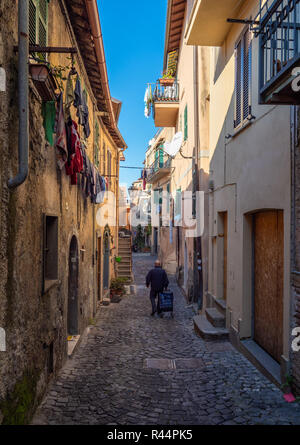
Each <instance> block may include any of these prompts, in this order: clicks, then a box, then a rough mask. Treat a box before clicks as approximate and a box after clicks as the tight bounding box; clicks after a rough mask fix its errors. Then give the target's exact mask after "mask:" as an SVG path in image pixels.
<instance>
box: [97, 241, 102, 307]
mask: <svg viewBox="0 0 300 445" xmlns="http://www.w3.org/2000/svg"><path fill="white" fill-rule="evenodd" d="M97 298H98V301H100V300H101V237H100V236H99V237H98V239H97Z"/></svg>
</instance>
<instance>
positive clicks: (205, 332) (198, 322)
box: [193, 315, 229, 340]
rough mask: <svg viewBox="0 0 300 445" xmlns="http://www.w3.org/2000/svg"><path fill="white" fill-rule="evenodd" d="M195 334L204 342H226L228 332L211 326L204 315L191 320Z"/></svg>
mask: <svg viewBox="0 0 300 445" xmlns="http://www.w3.org/2000/svg"><path fill="white" fill-rule="evenodd" d="M193 321H194V329H195V332H196V333H197V334H198V335H199V336H200V337H202V338H203V339H204V340H228V338H229V330H228V329H226V328H219V327H215V326H213V325H212V324H211V323H210V322H209V321H208V319H207V318H206V317H205V315H196V316H195V317H194V318H193Z"/></svg>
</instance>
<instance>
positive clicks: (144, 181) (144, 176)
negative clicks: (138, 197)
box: [142, 168, 147, 190]
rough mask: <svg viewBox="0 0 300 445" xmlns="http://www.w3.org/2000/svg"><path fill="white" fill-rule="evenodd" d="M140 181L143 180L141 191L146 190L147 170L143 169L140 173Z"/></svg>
mask: <svg viewBox="0 0 300 445" xmlns="http://www.w3.org/2000/svg"><path fill="white" fill-rule="evenodd" d="M142 179H143V190H146V183H147V170H146V169H145V168H144V170H143V171H142Z"/></svg>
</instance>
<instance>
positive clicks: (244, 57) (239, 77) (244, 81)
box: [234, 28, 252, 128]
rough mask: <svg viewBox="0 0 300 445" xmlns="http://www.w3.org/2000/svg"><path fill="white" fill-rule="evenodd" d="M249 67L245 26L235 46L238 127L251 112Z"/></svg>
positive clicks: (247, 32) (249, 41)
mask: <svg viewBox="0 0 300 445" xmlns="http://www.w3.org/2000/svg"><path fill="white" fill-rule="evenodd" d="M251 69H252V45H251V32H250V29H249V28H247V29H246V30H245V31H244V32H243V34H242V36H241V38H240V39H239V40H238V42H237V43H236V46H235V116H234V128H239V127H240V126H241V125H242V124H243V122H244V121H245V120H246V119H247V118H248V117H249V115H250V114H251Z"/></svg>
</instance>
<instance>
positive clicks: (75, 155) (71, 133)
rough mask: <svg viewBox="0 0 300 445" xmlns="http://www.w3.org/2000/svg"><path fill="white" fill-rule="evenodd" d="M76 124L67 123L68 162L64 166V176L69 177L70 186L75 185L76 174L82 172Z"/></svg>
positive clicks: (72, 122)
mask: <svg viewBox="0 0 300 445" xmlns="http://www.w3.org/2000/svg"><path fill="white" fill-rule="evenodd" d="M77 128H78V126H77V123H76V122H74V121H72V120H70V119H69V121H68V123H67V134H68V160H67V162H66V164H65V168H66V174H67V175H68V176H71V184H72V185H76V184H77V173H80V172H81V171H82V170H83V158H82V154H81V149H80V138H79V135H78V132H77Z"/></svg>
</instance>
